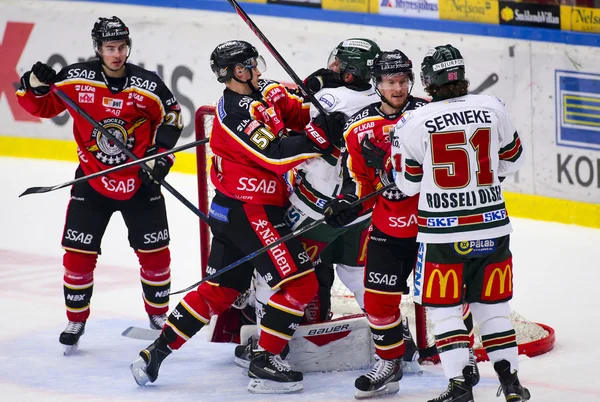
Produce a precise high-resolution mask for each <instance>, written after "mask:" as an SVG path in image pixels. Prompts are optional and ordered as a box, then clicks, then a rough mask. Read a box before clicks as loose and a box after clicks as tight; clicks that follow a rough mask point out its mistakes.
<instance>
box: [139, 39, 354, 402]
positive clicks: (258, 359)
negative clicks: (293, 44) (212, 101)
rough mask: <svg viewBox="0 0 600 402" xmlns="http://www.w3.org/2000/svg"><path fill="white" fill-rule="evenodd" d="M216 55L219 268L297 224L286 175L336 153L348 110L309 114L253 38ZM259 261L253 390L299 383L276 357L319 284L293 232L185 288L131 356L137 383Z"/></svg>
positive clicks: (221, 304) (151, 377)
mask: <svg viewBox="0 0 600 402" xmlns="http://www.w3.org/2000/svg"><path fill="white" fill-rule="evenodd" d="M210 62H211V68H212V70H213V72H214V73H215V75H216V76H217V79H218V81H219V82H222V83H224V84H225V87H226V88H225V90H224V92H223V97H222V98H221V99H220V100H219V102H218V104H217V108H216V112H215V119H214V123H213V129H212V133H211V137H210V146H211V149H212V151H213V153H214V157H213V160H212V167H211V180H212V182H213V184H214V185H215V187H216V195H215V197H214V199H213V201H212V204H211V206H210V210H209V219H210V226H211V231H212V234H213V239H212V244H211V252H210V256H209V261H208V268H207V270H208V272H210V273H213V272H217V271H218V270H220V269H221V268H224V267H226V266H227V265H229V264H231V263H233V262H235V261H237V260H239V259H240V258H243V257H245V256H246V255H248V254H251V253H252V252H254V251H256V250H258V249H259V248H262V247H263V246H265V245H267V244H271V243H273V242H274V241H276V240H277V239H280V238H281V237H283V236H285V235H287V234H288V233H291V230H290V229H289V227H288V225H287V224H286V223H285V221H284V219H283V216H284V212H285V208H286V206H287V203H288V198H289V194H290V191H291V189H290V188H289V186H288V184H287V183H286V182H285V180H284V179H283V175H284V174H285V173H286V172H287V171H289V170H290V169H292V168H294V167H295V166H297V165H298V164H300V163H302V162H303V161H306V160H307V159H310V158H316V157H320V156H322V155H324V154H327V153H330V152H332V151H333V148H334V146H333V144H334V143H335V142H336V141H339V140H340V139H341V136H342V132H343V124H344V119H343V115H341V114H336V113H332V114H330V115H328V116H320V117H318V118H316V119H314V120H313V121H309V118H308V108H307V107H306V106H305V105H304V100H303V99H302V98H299V97H297V96H294V95H292V94H290V93H289V92H288V91H287V90H286V89H285V87H283V86H281V85H279V84H278V83H276V82H273V81H267V80H262V79H260V76H261V73H262V72H263V71H265V69H264V68H265V65H264V60H263V59H262V57H261V56H259V54H258V52H257V50H256V49H255V48H254V46H252V45H251V44H249V43H247V42H244V41H237V40H234V41H228V42H225V43H223V44H221V45H219V46H217V48H216V49H215V50H214V51H213V53H212V55H211V58H210ZM254 269H256V271H257V273H258V274H259V275H261V276H262V278H263V279H264V281H265V282H266V283H267V284H268V285H269V286H270V287H271V288H272V289H273V290H275V292H274V294H273V295H272V296H271V298H270V299H269V301H268V303H267V305H266V306H265V308H264V310H263V316H262V320H261V337H260V341H259V343H258V351H257V352H256V353H255V354H254V355H253V359H252V361H251V362H250V367H249V369H248V375H249V377H250V378H251V380H250V384H249V385H248V390H249V391H250V392H253V393H288V392H296V391H299V390H301V389H302V387H303V386H302V378H303V376H302V373H300V372H297V371H293V370H291V368H290V367H289V365H288V364H287V362H285V361H284V360H282V358H281V356H280V354H281V352H282V351H283V349H284V348H285V346H286V345H287V343H288V341H289V340H290V339H291V338H292V335H293V334H294V332H295V330H296V328H297V327H298V325H299V323H300V321H301V320H302V316H303V315H304V308H305V307H306V305H307V304H308V303H309V302H310V301H311V300H312V299H313V297H314V296H315V294H316V292H317V287H318V285H317V279H316V276H315V273H314V268H313V265H312V262H311V260H310V258H309V257H308V255H307V254H306V252H305V251H304V248H303V247H302V244H301V243H300V241H299V240H298V239H297V238H293V239H291V240H289V241H287V242H285V243H283V244H281V245H279V246H276V247H273V248H272V249H271V250H270V251H269V252H267V253H264V254H262V255H259V256H257V257H256V258H254V259H253V260H252V263H250V262H247V263H245V264H242V265H240V266H238V267H236V268H235V269H234V270H231V271H228V272H226V273H223V274H222V275H220V276H218V277H216V278H215V279H214V280H212V281H210V282H205V283H203V284H201V285H200V286H199V287H198V289H197V290H195V291H192V292H190V293H188V294H187V295H186V296H185V297H184V298H183V299H182V300H181V302H180V303H179V304H178V305H177V307H176V308H175V309H174V310H173V312H172V313H171V315H169V318H168V320H167V324H166V325H165V328H164V330H163V332H162V333H161V335H160V337H159V338H158V339H157V340H156V341H155V342H154V343H153V344H152V345H150V346H149V347H148V348H146V349H144V350H143V351H142V352H140V358H139V359H138V360H136V361H135V362H134V363H133V364H132V373H133V375H134V378H135V380H136V381H137V383H138V384H140V385H144V384H145V383H147V382H148V381H151V382H154V381H155V380H156V378H157V376H158V370H159V368H160V365H161V363H162V361H163V360H164V359H165V358H166V357H167V356H168V355H169V354H170V353H171V351H172V350H174V349H178V348H179V347H181V346H182V345H183V344H184V343H185V342H186V341H187V340H189V339H190V338H191V337H192V336H194V335H195V334H196V333H197V332H198V331H199V330H200V329H201V328H202V327H203V326H204V325H206V324H207V323H208V321H209V320H210V317H211V316H212V315H216V314H220V313H221V312H223V311H224V310H226V309H227V308H228V307H229V306H231V304H232V303H233V302H234V301H235V300H236V298H237V296H238V295H239V294H240V293H242V292H245V291H246V290H247V289H248V288H249V285H250V281H251V279H252V274H253V271H254Z"/></svg>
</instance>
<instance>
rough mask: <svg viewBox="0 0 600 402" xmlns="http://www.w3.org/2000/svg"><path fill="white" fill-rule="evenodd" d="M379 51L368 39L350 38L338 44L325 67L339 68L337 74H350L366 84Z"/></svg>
mask: <svg viewBox="0 0 600 402" xmlns="http://www.w3.org/2000/svg"><path fill="white" fill-rule="evenodd" d="M380 51H381V50H380V49H379V46H377V43H375V42H373V41H372V40H369V39H362V38H351V39H346V40H345V41H343V42H340V44H339V45H337V46H336V48H335V49H333V51H332V52H331V54H330V55H329V60H328V61H327V67H328V68H329V69H331V70H333V68H331V67H332V66H334V65H337V66H339V69H340V71H339V73H340V75H343V74H344V73H350V74H352V75H354V76H355V77H356V78H357V79H359V80H362V81H366V82H368V81H369V80H370V79H371V67H372V65H373V60H374V59H375V56H376V55H377V53H379V52H380Z"/></svg>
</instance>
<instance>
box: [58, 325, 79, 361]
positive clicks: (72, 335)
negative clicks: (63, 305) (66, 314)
mask: <svg viewBox="0 0 600 402" xmlns="http://www.w3.org/2000/svg"><path fill="white" fill-rule="evenodd" d="M84 333H85V321H83V322H75V321H69V323H68V324H67V328H65V330H64V331H63V332H62V333H61V334H60V337H59V338H58V341H59V342H60V343H62V344H63V345H64V346H65V350H64V355H65V356H68V355H70V354H73V353H75V351H76V350H77V348H78V347H79V338H81V335H83V334H84Z"/></svg>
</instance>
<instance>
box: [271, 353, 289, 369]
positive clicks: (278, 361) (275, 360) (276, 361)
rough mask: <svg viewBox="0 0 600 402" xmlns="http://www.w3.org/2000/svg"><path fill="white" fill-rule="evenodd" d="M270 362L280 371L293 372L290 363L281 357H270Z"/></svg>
mask: <svg viewBox="0 0 600 402" xmlns="http://www.w3.org/2000/svg"><path fill="white" fill-rule="evenodd" d="M269 362H270V363H271V364H272V365H273V367H275V368H276V369H277V370H278V371H292V368H291V367H290V365H289V363H288V362H286V361H285V360H283V359H282V358H281V356H279V355H270V356H269Z"/></svg>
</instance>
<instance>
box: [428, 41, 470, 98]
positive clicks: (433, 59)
mask: <svg viewBox="0 0 600 402" xmlns="http://www.w3.org/2000/svg"><path fill="white" fill-rule="evenodd" d="M464 80H465V61H464V59H463V57H462V55H461V54H460V51H459V50H458V49H457V48H455V47H454V46H452V45H445V46H436V47H435V48H433V49H429V51H428V52H427V54H425V58H424V59H423V62H422V63H421V83H422V84H423V87H425V88H427V87H429V86H431V85H435V86H438V87H441V86H442V85H444V84H448V83H450V82H455V81H464Z"/></svg>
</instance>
